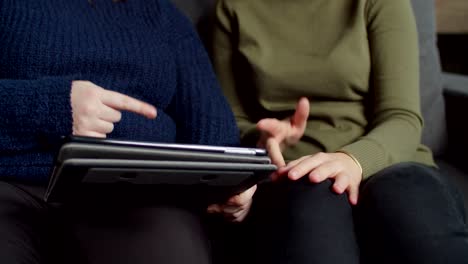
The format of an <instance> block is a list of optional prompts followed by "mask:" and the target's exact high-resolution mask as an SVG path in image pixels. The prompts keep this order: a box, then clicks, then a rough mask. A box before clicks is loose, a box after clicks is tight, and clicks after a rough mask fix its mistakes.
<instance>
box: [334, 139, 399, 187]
mask: <svg viewBox="0 0 468 264" xmlns="http://www.w3.org/2000/svg"><path fill="white" fill-rule="evenodd" d="M340 150H342V151H343V152H347V153H350V154H351V155H353V156H354V157H355V159H356V160H357V161H358V162H359V164H361V167H362V177H363V179H366V178H369V176H371V175H373V174H375V173H376V172H378V171H380V170H381V169H383V168H385V167H386V166H387V164H390V161H389V160H388V159H389V157H388V155H387V154H386V151H385V150H384V148H383V147H382V146H381V145H380V144H379V143H377V142H375V141H373V140H370V139H361V140H359V141H356V142H354V143H352V144H350V145H347V146H345V147H343V148H341V149H340Z"/></svg>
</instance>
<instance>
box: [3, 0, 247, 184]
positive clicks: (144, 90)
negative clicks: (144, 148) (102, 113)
mask: <svg viewBox="0 0 468 264" xmlns="http://www.w3.org/2000/svg"><path fill="white" fill-rule="evenodd" d="M94 3H95V4H94V5H90V4H89V3H88V1H86V0H68V1H58V0H54V1H37V0H21V1H0V40H1V41H0V178H16V179H17V180H22V181H34V182H44V181H46V179H47V177H48V175H49V172H50V169H51V167H52V165H53V159H54V155H55V148H54V147H53V146H55V143H57V142H59V140H60V138H61V136H66V135H70V134H71V132H72V131H71V128H72V115H71V106H70V90H71V83H72V81H73V80H89V81H91V82H93V83H95V84H97V85H99V86H102V87H104V88H106V89H109V90H114V91H117V92H120V93H123V94H127V95H129V96H132V97H135V98H138V99H140V100H143V101H146V102H148V103H150V104H153V105H154V106H155V107H156V108H157V109H158V117H157V118H156V119H154V120H148V119H146V118H144V117H141V116H139V115H136V114H131V113H123V116H122V120H121V122H119V123H118V124H116V126H115V129H114V132H112V133H111V134H110V135H109V137H110V138H125V139H132V140H144V141H156V142H181V143H195V144H211V145H236V144H238V135H237V133H238V130H237V127H236V125H235V122H234V118H233V116H232V113H231V111H230V109H229V106H228V104H227V103H226V101H225V98H224V97H223V95H222V93H221V91H220V89H219V87H218V84H217V81H216V78H215V76H214V74H213V72H212V68H211V66H210V63H209V59H208V57H207V55H206V53H205V51H204V49H203V47H202V45H201V42H200V41H199V39H198V36H197V35H196V33H195V32H194V30H193V28H192V25H191V23H190V22H189V21H188V19H186V18H185V17H183V16H182V15H181V14H180V13H179V11H178V10H176V9H175V8H174V7H173V6H172V5H171V4H170V3H169V2H168V1H166V0H129V1H126V2H124V3H113V2H112V1H111V0H95V1H94Z"/></svg>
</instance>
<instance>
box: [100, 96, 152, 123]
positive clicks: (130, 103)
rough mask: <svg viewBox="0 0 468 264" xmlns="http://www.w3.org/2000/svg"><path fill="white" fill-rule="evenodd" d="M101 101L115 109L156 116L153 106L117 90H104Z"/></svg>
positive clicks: (150, 116) (149, 116) (148, 116)
mask: <svg viewBox="0 0 468 264" xmlns="http://www.w3.org/2000/svg"><path fill="white" fill-rule="evenodd" d="M101 101H102V102H103V103H104V104H105V105H107V106H109V107H111V108H114V109H116V110H122V111H130V112H133V113H136V114H140V115H143V116H145V117H147V118H156V108H155V107H154V106H152V105H150V104H148V103H145V102H142V101H140V100H137V99H135V98H132V97H130V96H127V95H124V94H121V93H118V92H114V91H109V90H104V91H103V94H102V96H101Z"/></svg>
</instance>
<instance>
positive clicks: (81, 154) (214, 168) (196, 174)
mask: <svg viewBox="0 0 468 264" xmlns="http://www.w3.org/2000/svg"><path fill="white" fill-rule="evenodd" d="M75 139H76V140H72V141H68V142H67V143H65V144H63V145H62V147H61V149H60V151H59V153H58V155H57V158H56V164H55V167H54V170H53V172H52V174H51V176H50V180H49V186H48V189H47V192H46V195H45V200H46V201H48V202H63V201H66V200H68V199H70V198H76V197H77V196H78V195H79V194H78V193H81V194H82V193H83V190H87V189H93V190H102V193H106V192H107V191H106V190H111V189H119V192H122V190H124V191H125V190H127V189H138V190H142V192H143V190H144V192H146V193H156V192H157V193H161V192H162V191H168V190H170V192H171V193H177V192H179V193H181V194H182V192H183V194H184V195H185V194H187V193H191V195H195V196H200V197H201V196H203V197H204V198H203V199H204V200H205V201H209V202H222V199H227V198H228V197H230V196H232V195H235V194H238V193H240V192H242V191H244V190H246V189H247V188H249V187H251V186H252V185H254V184H256V183H259V182H262V181H264V180H268V179H269V175H270V174H271V173H272V172H273V171H275V170H276V166H275V165H273V164H270V159H269V158H268V156H266V152H265V151H264V150H262V149H251V148H230V147H214V146H203V145H184V144H164V143H144V144H143V145H142V144H141V142H131V141H115V140H113V141H110V140H99V139H90V138H79V139H77V138H75ZM223 149H224V150H226V149H229V151H227V152H226V151H222V150H223ZM232 149H235V150H236V151H235V153H234V152H233V151H232ZM192 198H196V197H192Z"/></svg>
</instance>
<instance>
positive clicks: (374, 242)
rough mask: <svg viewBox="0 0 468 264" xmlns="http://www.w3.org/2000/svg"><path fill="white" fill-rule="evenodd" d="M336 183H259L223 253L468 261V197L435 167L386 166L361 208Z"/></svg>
mask: <svg viewBox="0 0 468 264" xmlns="http://www.w3.org/2000/svg"><path fill="white" fill-rule="evenodd" d="M331 185H332V182H331V181H325V182H323V183H321V184H311V183H309V182H308V181H307V179H304V180H301V181H297V182H289V183H287V184H285V185H270V186H262V187H261V188H259V190H258V191H257V194H256V196H255V199H254V208H253V210H252V212H251V214H250V215H249V218H248V219H247V221H246V223H244V224H242V225H240V226H238V227H236V229H235V230H234V231H224V233H223V235H222V236H224V237H230V239H228V240H226V239H224V241H223V240H221V239H220V241H221V242H219V243H215V244H214V247H216V246H219V247H220V245H219V244H221V243H224V244H223V246H224V247H223V248H221V249H222V251H219V252H221V253H219V255H218V258H221V259H222V256H227V258H224V259H223V262H222V263H245V260H251V261H250V262H249V263H265V264H266V263H268V264H275V263H282V264H284V263H291V264H296V263H320V264H328V263H347V264H353V263H365V264H375V263H376V264H386V263H389V264H390V263H391V264H395V263H398V264H406V263H408V264H409V263H411V264H414V263H424V264H442V263H451V264H461V263H465V264H466V263H468V229H467V224H466V219H465V215H464V212H465V211H464V208H463V200H462V199H461V195H460V193H459V192H458V191H457V190H456V188H454V187H453V186H452V185H450V184H449V183H448V182H447V181H446V179H445V178H444V177H442V176H441V175H440V174H439V172H438V171H437V170H436V169H433V168H429V167H427V166H424V165H419V164H415V163H402V164H398V165H395V166H392V167H389V168H387V169H384V170H382V171H380V172H379V173H377V174H376V175H373V176H372V177H371V178H370V179H369V180H367V181H364V182H363V183H362V184H361V190H360V196H359V202H358V206H356V207H351V206H350V205H349V202H348V200H347V196H346V195H336V194H334V193H333V192H332V191H331ZM285 186H286V188H285ZM225 230H226V229H225ZM227 230H228V229H227ZM239 245H244V250H239V249H238V248H239ZM232 249H234V250H232ZM248 249H252V250H248ZM239 256H240V259H239ZM228 259H233V260H234V261H231V262H229V261H228Z"/></svg>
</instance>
